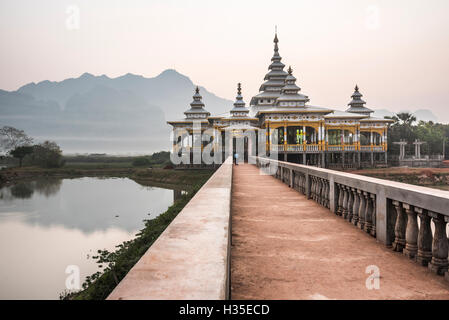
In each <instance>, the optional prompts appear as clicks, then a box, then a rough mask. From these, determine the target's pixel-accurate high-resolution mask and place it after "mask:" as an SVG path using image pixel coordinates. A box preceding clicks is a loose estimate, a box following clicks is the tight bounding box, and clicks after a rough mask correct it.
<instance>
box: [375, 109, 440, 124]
mask: <svg viewBox="0 0 449 320" xmlns="http://www.w3.org/2000/svg"><path fill="white" fill-rule="evenodd" d="M400 112H409V113H412V114H413V115H414V116H415V117H416V119H417V121H420V120H423V121H433V122H438V121H439V120H438V118H437V116H435V114H433V112H432V111H430V110H429V109H418V110H416V111H410V110H402V111H399V112H397V113H400ZM395 114H396V113H395V112H391V111H388V110H387V109H378V110H374V114H373V115H374V116H375V117H379V118H383V117H385V116H389V117H392V116H394V115H395Z"/></svg>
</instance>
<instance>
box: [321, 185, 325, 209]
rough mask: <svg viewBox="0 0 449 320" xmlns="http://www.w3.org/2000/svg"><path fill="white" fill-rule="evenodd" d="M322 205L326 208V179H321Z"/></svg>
mask: <svg viewBox="0 0 449 320" xmlns="http://www.w3.org/2000/svg"><path fill="white" fill-rule="evenodd" d="M320 187H321V188H320V195H321V198H320V204H321V205H322V206H323V207H324V206H325V205H326V181H325V180H324V179H320Z"/></svg>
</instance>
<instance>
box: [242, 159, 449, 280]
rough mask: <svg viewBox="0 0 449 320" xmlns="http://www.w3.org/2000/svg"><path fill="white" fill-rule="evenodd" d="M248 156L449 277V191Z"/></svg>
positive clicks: (382, 240) (310, 195) (388, 244)
mask: <svg viewBox="0 0 449 320" xmlns="http://www.w3.org/2000/svg"><path fill="white" fill-rule="evenodd" d="M250 161H251V162H253V163H255V164H256V165H257V166H258V167H261V168H263V170H264V171H267V169H268V173H269V174H272V175H274V176H275V177H276V178H278V179H280V180H281V181H282V182H284V183H286V184H288V185H289V186H290V187H291V188H294V189H296V190H297V191H299V192H301V193H303V194H304V195H306V196H307V198H309V199H313V200H314V201H316V202H317V203H319V204H320V205H322V206H324V207H326V208H329V209H330V211H332V212H333V213H335V214H336V215H338V216H342V217H343V218H344V219H345V220H347V221H348V222H351V223H352V224H354V225H355V226H357V227H358V228H360V229H362V230H364V231H365V232H367V233H368V234H370V235H371V236H373V237H376V238H377V240H378V241H380V242H382V243H383V244H385V245H387V246H390V247H391V248H392V249H393V250H394V251H397V252H401V253H403V254H404V255H405V256H406V257H408V258H410V259H412V260H414V261H416V262H417V263H419V264H420V265H423V266H427V267H428V268H429V270H430V271H431V272H433V273H436V274H438V275H443V274H444V275H445V277H446V278H447V279H448V280H449V271H448V269H449V261H448V256H449V242H448V236H447V230H446V225H447V223H448V222H449V192H448V191H442V190H437V189H431V188H427V187H420V186H415V185H410V184H405V183H401V182H394V181H387V180H382V179H377V178H371V177H365V176H361V175H357V174H350V173H342V172H338V171H334V170H330V169H322V168H316V167H310V166H305V165H300V164H295V163H289V162H283V161H278V160H272V159H268V158H265V157H250ZM418 217H419V220H420V224H418ZM430 221H432V222H433V225H434V229H435V232H434V234H432V231H431V224H430Z"/></svg>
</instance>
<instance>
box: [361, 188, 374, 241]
mask: <svg viewBox="0 0 449 320" xmlns="http://www.w3.org/2000/svg"><path fill="white" fill-rule="evenodd" d="M363 196H364V197H365V201H366V206H365V227H364V230H365V231H366V232H367V233H371V230H372V228H373V202H372V199H371V194H370V193H369V192H363Z"/></svg>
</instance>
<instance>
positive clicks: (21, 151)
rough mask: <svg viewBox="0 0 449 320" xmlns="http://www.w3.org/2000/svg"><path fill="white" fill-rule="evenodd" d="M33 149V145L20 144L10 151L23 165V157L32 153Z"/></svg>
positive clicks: (20, 164)
mask: <svg viewBox="0 0 449 320" xmlns="http://www.w3.org/2000/svg"><path fill="white" fill-rule="evenodd" d="M33 151H34V148H33V147H32V146H20V147H16V148H15V149H13V150H11V151H9V154H10V155H12V156H13V157H14V158H16V159H19V166H20V167H21V166H22V161H23V158H25V156H27V155H29V154H32V153H33Z"/></svg>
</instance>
